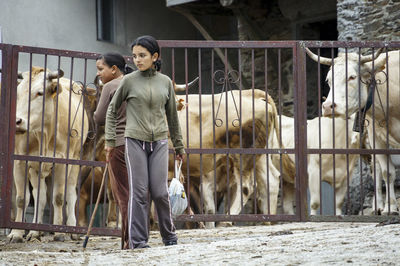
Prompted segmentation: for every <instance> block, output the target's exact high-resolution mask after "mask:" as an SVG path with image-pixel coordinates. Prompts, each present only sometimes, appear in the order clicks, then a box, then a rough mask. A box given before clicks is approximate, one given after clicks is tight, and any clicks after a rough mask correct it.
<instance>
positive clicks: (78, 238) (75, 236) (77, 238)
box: [71, 234, 81, 240]
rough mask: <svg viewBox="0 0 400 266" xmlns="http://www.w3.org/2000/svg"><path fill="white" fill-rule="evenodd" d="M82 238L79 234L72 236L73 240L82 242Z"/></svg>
mask: <svg viewBox="0 0 400 266" xmlns="http://www.w3.org/2000/svg"><path fill="white" fill-rule="evenodd" d="M80 239H81V237H80V236H79V235H78V234H71V240H80Z"/></svg>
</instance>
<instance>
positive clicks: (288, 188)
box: [282, 181, 295, 215]
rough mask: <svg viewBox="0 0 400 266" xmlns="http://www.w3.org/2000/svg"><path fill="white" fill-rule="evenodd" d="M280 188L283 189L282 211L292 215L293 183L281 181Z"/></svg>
mask: <svg viewBox="0 0 400 266" xmlns="http://www.w3.org/2000/svg"><path fill="white" fill-rule="evenodd" d="M282 190H283V193H282V195H283V197H282V204H283V213H284V214H289V215H292V214H294V208H293V203H294V196H295V188H294V184H292V183H289V182H286V181H283V185H282Z"/></svg>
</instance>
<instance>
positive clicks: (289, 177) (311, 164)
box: [272, 115, 360, 215]
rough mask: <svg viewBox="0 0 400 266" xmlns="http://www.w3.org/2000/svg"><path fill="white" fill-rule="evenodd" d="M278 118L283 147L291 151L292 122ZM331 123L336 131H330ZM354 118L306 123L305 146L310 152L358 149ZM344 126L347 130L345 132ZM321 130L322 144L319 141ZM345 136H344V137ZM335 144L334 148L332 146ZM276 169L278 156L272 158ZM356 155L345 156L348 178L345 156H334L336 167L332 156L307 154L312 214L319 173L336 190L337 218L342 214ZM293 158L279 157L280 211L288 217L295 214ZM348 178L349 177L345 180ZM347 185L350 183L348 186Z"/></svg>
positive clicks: (315, 208) (315, 207) (317, 195)
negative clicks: (280, 182) (281, 196)
mask: <svg viewBox="0 0 400 266" xmlns="http://www.w3.org/2000/svg"><path fill="white" fill-rule="evenodd" d="M280 118H281V126H282V127H281V134H282V145H283V147H285V148H286V149H294V119H293V118H292V117H287V116H284V115H281V116H280ZM333 123H334V128H335V130H334V131H333ZM353 123H354V119H348V120H345V119H342V118H335V121H333V120H332V119H331V118H328V117H321V118H320V119H319V118H318V117H316V118H314V119H310V120H308V121H307V147H308V148H309V149H319V148H321V149H333V148H335V149H358V148H359V147H360V135H359V133H356V132H353V131H352V127H353ZM346 127H347V131H346ZM319 129H321V141H320V138H319ZM346 134H347V135H346ZM333 143H335V146H333ZM272 157H273V162H274V164H275V166H276V167H277V168H278V169H279V168H280V161H279V156H277V155H273V156H272ZM357 158H359V156H358V155H356V154H349V156H348V171H349V174H348V175H347V156H346V154H336V155H335V167H334V165H333V155H331V154H322V155H321V159H320V155H319V154H309V155H308V157H307V171H308V188H309V191H310V206H311V215H316V214H317V212H318V210H319V207H320V200H321V199H320V188H321V184H320V173H321V180H322V181H325V182H327V183H329V184H330V185H331V186H332V187H333V189H334V190H335V195H336V206H335V208H336V215H341V214H342V205H343V202H344V198H345V196H346V192H347V185H348V184H350V181H351V177H352V173H353V170H354V168H355V163H356V161H357V160H356V159H357ZM294 160H295V158H294V155H293V154H289V155H288V156H283V157H282V171H283V180H284V184H283V189H284V192H283V197H284V198H283V209H284V212H285V213H287V214H294V210H293V200H294V195H295V191H294V184H295V173H296V169H295V165H294ZM347 177H348V178H347ZM348 182H349V183H348Z"/></svg>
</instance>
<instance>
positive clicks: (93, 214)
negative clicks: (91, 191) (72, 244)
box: [83, 163, 108, 248]
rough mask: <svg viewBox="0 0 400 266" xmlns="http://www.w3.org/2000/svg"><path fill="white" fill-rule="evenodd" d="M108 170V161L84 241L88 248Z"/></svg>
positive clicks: (84, 245)
mask: <svg viewBox="0 0 400 266" xmlns="http://www.w3.org/2000/svg"><path fill="white" fill-rule="evenodd" d="M107 170H108V163H107V164H106V168H105V169H104V173H103V178H102V179H101V185H100V189H99V193H98V194H97V200H96V205H95V206H94V210H93V213H92V216H91V217H90V223H89V227H88V231H87V233H86V236H85V241H83V248H86V245H87V243H88V240H89V235H90V231H91V230H92V225H93V221H94V217H95V216H96V211H97V207H98V206H99V202H100V196H101V191H102V190H103V186H104V179H106V178H105V177H106V174H107Z"/></svg>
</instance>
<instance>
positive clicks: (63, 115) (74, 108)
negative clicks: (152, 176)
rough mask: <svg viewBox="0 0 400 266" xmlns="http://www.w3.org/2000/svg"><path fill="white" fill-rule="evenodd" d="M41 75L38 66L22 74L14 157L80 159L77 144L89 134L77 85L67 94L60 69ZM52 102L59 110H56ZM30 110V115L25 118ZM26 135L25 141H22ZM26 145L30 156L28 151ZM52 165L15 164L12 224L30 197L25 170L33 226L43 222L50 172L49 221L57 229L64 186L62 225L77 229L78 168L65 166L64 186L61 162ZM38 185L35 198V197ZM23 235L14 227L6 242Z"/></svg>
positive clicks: (67, 85)
mask: <svg viewBox="0 0 400 266" xmlns="http://www.w3.org/2000/svg"><path fill="white" fill-rule="evenodd" d="M44 73H45V72H44V69H43V68H40V67H32V71H31V72H29V71H28V72H24V73H23V80H22V81H21V83H20V84H19V85H18V90H17V108H16V109H17V113H16V136H15V153H16V154H22V155H25V154H28V155H33V156H39V155H40V156H45V157H53V156H54V157H56V158H69V159H79V153H80V144H81V141H82V142H84V141H85V139H86V136H87V130H88V119H87V116H86V113H85V112H84V111H83V106H82V103H80V97H81V96H80V95H78V94H76V93H77V92H79V91H80V90H81V87H80V86H79V85H77V84H75V83H73V90H70V80H68V79H65V78H61V77H62V76H63V72H62V71H55V72H51V71H50V70H46V76H45V75H44ZM30 77H31V79H30ZM58 78H60V79H59V83H58V82H57V80H58ZM44 84H45V85H44ZM29 88H30V90H29ZM69 102H70V106H71V112H70V113H69V111H68V110H69ZM57 103H58V108H57V107H56V106H57ZM29 106H30V109H29V110H30V117H28V107H29ZM68 115H70V121H71V122H70V125H69V124H68ZM56 116H57V124H56ZM82 119H83V121H82ZM28 123H29V125H28ZM42 123H43V130H42ZM82 123H83V124H82ZM82 125H83V127H82ZM28 127H29V133H28ZM28 137H29V143H27V140H28ZM54 142H56V149H55V155H54V154H53V149H54ZM27 146H29V152H28V151H27ZM68 146H69V150H68ZM52 167H53V164H51V163H42V164H39V163H38V162H35V161H28V163H27V165H26V163H25V161H20V160H16V161H15V163H14V182H15V187H16V204H17V214H16V221H17V222H21V221H22V216H23V213H24V212H25V210H24V209H23V207H24V206H25V208H26V207H27V206H28V204H29V199H30V192H29V184H28V182H27V183H25V175H26V169H27V176H28V180H29V182H30V184H31V185H32V188H33V191H32V193H33V198H34V208H35V212H34V218H33V222H35V221H36V219H37V222H38V223H42V220H43V210H44V207H45V205H46V191H47V187H46V182H45V178H51V176H52V171H53V170H54V183H53V191H52V195H53V198H52V204H53V207H54V217H53V223H54V224H57V225H60V224H62V222H63V213H62V212H63V205H64V190H65V186H66V211H67V221H66V224H67V225H70V226H75V225H76V218H75V203H76V200H77V192H76V185H77V179H78V171H79V166H77V165H69V166H68V171H67V182H65V181H66V166H65V165H64V164H55V165H54V169H52ZM39 173H40V176H39ZM39 186H40V194H39V195H38V190H39ZM24 191H25V192H24ZM24 193H26V194H24ZM38 196H39V198H38ZM36 210H37V211H36ZM23 234H24V230H17V229H13V230H12V231H11V232H10V234H9V235H8V237H9V239H10V241H13V242H21V241H22V240H23ZM32 238H40V233H39V232H38V231H30V233H29V234H28V236H27V239H32ZM54 239H55V240H63V239H64V234H60V233H57V234H55V236H54Z"/></svg>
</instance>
